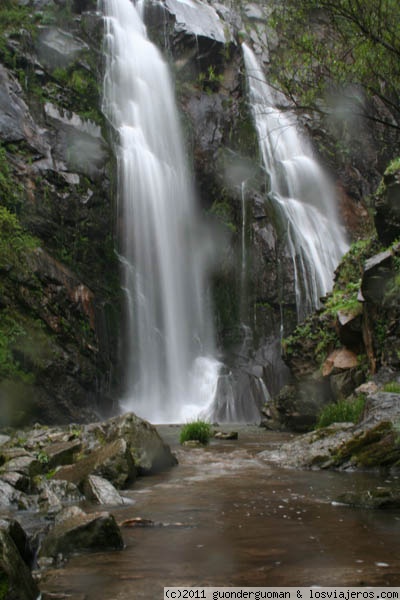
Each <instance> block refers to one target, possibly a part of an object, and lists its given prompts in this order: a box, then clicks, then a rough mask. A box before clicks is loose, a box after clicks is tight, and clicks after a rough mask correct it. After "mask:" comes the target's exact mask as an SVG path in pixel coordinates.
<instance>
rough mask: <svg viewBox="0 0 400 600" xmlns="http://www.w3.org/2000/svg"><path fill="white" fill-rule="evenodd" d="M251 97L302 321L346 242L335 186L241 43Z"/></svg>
mask: <svg viewBox="0 0 400 600" xmlns="http://www.w3.org/2000/svg"><path fill="white" fill-rule="evenodd" d="M242 47H243V55H244V61H245V66H246V73H247V79H248V86H249V98H250V105H251V110H252V113H253V118H254V122H255V127H256V130H257V136H258V143H259V148H260V153H261V156H262V160H263V164H264V168H265V170H266V171H267V173H268V176H269V187H270V191H269V195H268V197H269V199H270V200H271V202H273V204H274V207H275V210H276V213H277V216H278V219H279V222H280V223H281V225H282V228H283V229H284V232H285V235H286V239H287V248H288V250H289V252H290V255H291V256H292V261H293V272H294V279H295V296H296V307H297V317H298V320H299V321H300V320H302V319H303V318H304V317H305V316H306V315H307V314H308V313H310V312H311V311H312V310H315V309H316V308H318V307H319V304H320V302H319V300H320V298H321V297H322V296H324V295H325V294H326V293H327V292H328V291H330V290H331V288H332V283H333V274H334V270H335V268H336V267H337V265H338V263H339V261H340V259H341V257H342V256H343V254H344V253H345V252H346V250H347V248H348V244H347V242H346V238H345V234H344V231H343V229H342V227H341V225H340V222H339V219H338V215H337V209H336V205H337V202H336V197H335V193H334V190H333V186H332V184H331V183H330V181H329V180H328V178H327V176H326V175H325V173H324V172H323V171H322V169H321V167H320V166H319V164H318V163H317V162H316V160H315V159H314V157H313V154H312V151H311V148H310V147H309V145H308V143H307V140H305V139H304V138H303V137H302V136H301V135H300V134H299V132H298V131H297V122H296V119H295V117H294V116H293V115H290V114H288V113H286V112H285V113H284V112H282V111H280V110H278V109H277V108H276V101H275V92H274V90H273V88H272V87H271V86H270V85H268V83H267V82H266V80H265V77H264V74H263V72H262V71H261V69H260V66H259V64H258V62H257V59H256V57H255V56H254V54H253V52H252V50H250V48H249V47H248V46H247V45H246V44H243V46H242Z"/></svg>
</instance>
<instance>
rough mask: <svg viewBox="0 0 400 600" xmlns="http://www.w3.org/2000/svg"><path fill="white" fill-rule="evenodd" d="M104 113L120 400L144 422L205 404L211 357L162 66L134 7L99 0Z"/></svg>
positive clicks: (181, 415)
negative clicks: (119, 329) (120, 292)
mask: <svg viewBox="0 0 400 600" xmlns="http://www.w3.org/2000/svg"><path fill="white" fill-rule="evenodd" d="M102 7H103V11H104V19H105V28H106V38H105V40H106V41H105V44H106V72H105V78H104V113H105V114H106V116H107V118H108V119H109V121H110V123H111V125H112V127H113V129H114V130H115V132H116V138H117V141H116V154H117V159H118V176H119V180H118V186H119V194H118V197H119V206H118V209H119V215H118V217H119V230H120V232H119V234H120V256H121V264H122V272H123V288H124V291H125V294H126V306H127V324H126V332H125V345H124V353H125V357H126V358H125V374H126V376H125V394H124V399H123V401H122V406H123V408H124V409H125V410H133V411H134V412H136V413H137V414H138V415H140V416H141V417H144V418H147V419H149V420H151V421H153V422H159V423H168V422H180V421H182V420H185V419H187V418H190V417H193V416H194V415H196V414H197V413H198V412H199V411H200V410H202V409H206V408H207V406H208V405H209V404H210V403H211V402H212V400H213V398H214V395H215V393H216V388H217V382H218V374H219V368H220V363H218V361H216V360H215V359H214V358H212V352H213V344H212V338H213V335H212V331H211V329H212V328H211V326H210V323H211V319H210V318H209V316H208V314H207V312H208V311H207V306H206V298H205V272H206V263H207V253H208V250H207V242H206V236H204V235H203V232H200V231H199V224H198V221H197V218H196V214H195V203H194V194H193V190H192V187H191V183H190V178H189V175H188V168H187V165H186V164H185V160H184V156H183V148H182V143H181V136H180V126H179V121H178V117H177V113H176V108H175V102H174V96H173V88H172V84H171V81H170V77H169V72H168V69H167V66H166V64H165V62H164V61H163V59H162V57H161V55H160V53H159V51H158V50H157V48H156V47H155V46H154V45H153V44H152V43H151V42H150V41H149V39H148V38H147V34H146V28H145V26H144V23H143V21H142V18H141V14H140V11H139V9H138V6H135V5H134V4H132V3H131V2H130V0H102Z"/></svg>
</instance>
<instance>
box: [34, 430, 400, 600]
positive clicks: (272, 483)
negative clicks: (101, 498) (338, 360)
mask: <svg viewBox="0 0 400 600" xmlns="http://www.w3.org/2000/svg"><path fill="white" fill-rule="evenodd" d="M225 429H227V428H225ZM230 429H232V426H230ZM235 430H237V431H238V434H239V435H238V440H236V441H235V440H223V439H222V440H217V439H213V440H212V441H211V443H210V444H209V445H208V446H207V447H205V448H201V447H200V448H192V447H181V446H179V443H178V440H179V431H180V428H179V427H178V426H173V425H171V426H167V425H164V426H161V427H160V428H159V431H160V433H161V435H162V437H163V438H164V439H165V441H166V442H167V443H169V444H170V445H171V447H172V449H173V450H174V451H175V452H176V454H177V456H178V459H179V465H178V466H177V467H174V468H173V469H171V470H169V471H167V472H164V473H161V474H158V475H154V476H149V477H144V478H141V480H140V481H138V482H136V483H135V485H134V486H133V488H132V489H131V490H129V491H127V492H124V495H127V496H128V497H129V498H130V499H131V500H133V501H134V502H133V504H131V505H127V506H124V507H122V508H121V507H118V508H115V509H114V508H113V507H107V510H110V511H111V512H112V513H113V514H114V515H115V517H116V519H117V521H118V522H119V523H123V522H125V523H126V526H122V533H123V538H124V543H125V548H124V549H123V550H122V551H114V552H106V553H96V554H85V555H80V556H75V557H72V558H70V559H69V560H68V562H66V563H65V565H64V566H63V568H59V569H53V568H51V569H49V570H48V571H46V572H44V573H43V575H42V579H41V584H40V587H41V589H42V590H43V591H44V590H45V591H47V592H52V593H58V594H70V595H71V597H72V598H76V600H77V599H78V598H79V599H82V598H85V600H132V599H135V600H136V599H146V600H150V599H151V600H153V599H155V598H162V597H163V587H164V586H243V587H245V586H253V587H254V586H258V587H267V586H282V587H284V586H287V587H290V586H312V585H314V586H315V585H321V586H364V585H371V586H398V585H400V553H399V534H400V511H398V510H366V509H357V508H351V507H347V506H342V505H337V504H336V503H335V499H336V498H337V497H338V496H339V495H340V494H342V493H344V492H348V491H363V490H368V489H371V488H372V487H377V486H380V485H385V486H387V485H391V486H394V487H396V486H397V487H400V482H399V480H398V478H396V476H393V475H391V476H383V475H379V474H376V473H370V474H368V473H360V472H351V473H349V472H332V471H300V470H293V469H282V468H279V467H277V466H275V465H273V464H270V463H269V462H268V460H263V459H262V458H261V457H260V456H259V453H260V452H261V451H265V450H268V449H269V450H271V451H274V449H275V450H276V448H277V447H279V445H280V444H281V443H282V442H283V441H286V440H287V439H288V438H289V437H290V435H291V434H287V433H275V432H267V431H265V430H263V429H261V428H258V427H250V426H249V427H246V426H242V425H241V426H238V427H235ZM93 510H98V507H97V508H93ZM129 523H130V524H131V525H133V524H136V526H129ZM138 525H143V526H138ZM144 525H147V526H144ZM66 597H68V598H69V597H70V596H66Z"/></svg>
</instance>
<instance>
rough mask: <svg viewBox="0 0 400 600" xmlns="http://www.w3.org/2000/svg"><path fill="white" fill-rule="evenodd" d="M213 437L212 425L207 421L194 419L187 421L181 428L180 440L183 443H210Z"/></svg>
mask: <svg viewBox="0 0 400 600" xmlns="http://www.w3.org/2000/svg"><path fill="white" fill-rule="evenodd" d="M210 437H211V425H210V423H207V422H206V421H200V420H198V421H192V422H191V423H186V425H184V426H183V427H182V429H181V433H180V437H179V441H180V443H181V444H183V443H184V442H188V441H197V442H200V444H208V442H209V441H210Z"/></svg>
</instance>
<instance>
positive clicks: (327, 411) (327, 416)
mask: <svg viewBox="0 0 400 600" xmlns="http://www.w3.org/2000/svg"><path fill="white" fill-rule="evenodd" d="M364 406H365V396H364V395H363V394H360V395H359V396H357V398H355V399H354V400H339V402H337V403H335V404H328V405H327V406H326V407H325V408H324V409H323V410H322V412H321V414H320V416H319V419H318V423H317V428H318V429H319V428H320V427H327V426H328V425H331V423H343V422H350V423H357V421H358V420H359V418H360V417H361V414H362V411H363V410H364Z"/></svg>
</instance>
